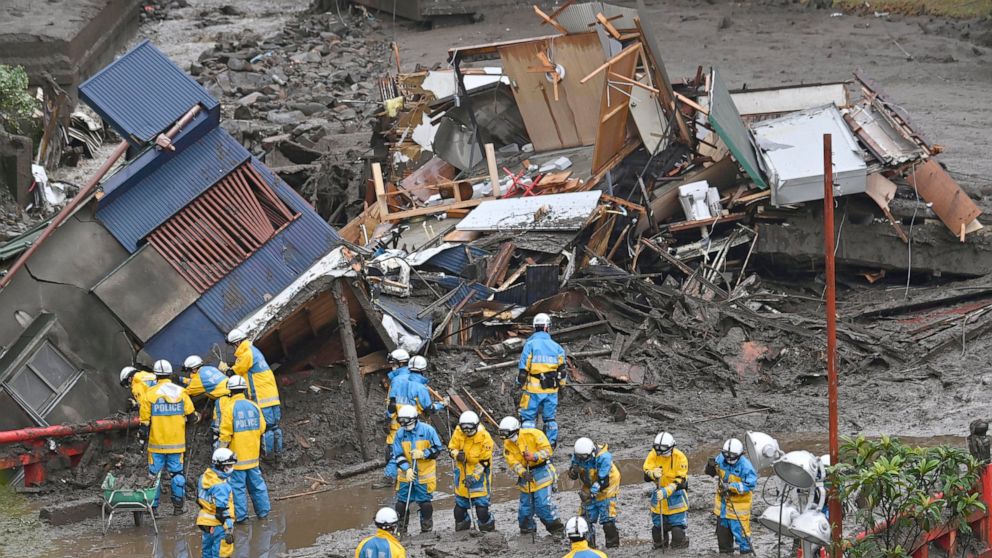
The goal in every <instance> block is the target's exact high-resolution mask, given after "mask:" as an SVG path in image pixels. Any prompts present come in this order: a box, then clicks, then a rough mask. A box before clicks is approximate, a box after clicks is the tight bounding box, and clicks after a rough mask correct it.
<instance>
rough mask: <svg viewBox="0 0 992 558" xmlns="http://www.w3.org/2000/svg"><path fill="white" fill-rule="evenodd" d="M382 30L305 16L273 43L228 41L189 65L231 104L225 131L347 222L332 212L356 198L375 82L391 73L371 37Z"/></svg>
mask: <svg viewBox="0 0 992 558" xmlns="http://www.w3.org/2000/svg"><path fill="white" fill-rule="evenodd" d="M375 26H377V24H376V23H375V22H374V21H371V20H369V19H367V18H366V19H352V20H349V21H347V22H346V21H343V20H342V19H339V18H338V17H337V16H336V15H334V14H331V13H322V14H314V13H303V14H301V15H299V16H297V17H295V18H294V19H292V20H291V21H290V22H289V23H288V24H287V25H286V26H285V27H284V29H283V30H282V31H281V32H280V33H279V34H277V35H275V36H273V37H266V38H264V39H263V38H262V37H260V36H258V35H257V34H255V33H253V32H251V31H244V32H241V33H237V34H231V35H228V36H224V37H221V40H219V41H218V42H217V44H216V46H214V48H212V49H210V50H207V51H205V52H203V53H202V54H201V55H200V57H199V61H198V62H196V63H194V64H193V65H192V67H191V68H190V72H191V73H192V74H193V75H195V76H197V79H198V81H199V82H200V83H202V84H203V85H204V86H205V87H206V88H207V90H208V91H209V92H210V93H211V95H213V96H214V97H216V98H221V99H223V100H224V101H225V103H224V106H225V108H226V110H227V111H229V112H230V114H227V115H226V116H228V118H227V119H226V120H225V121H224V127H225V129H227V130H228V132H230V133H231V134H232V135H234V136H235V137H236V138H237V139H238V140H240V141H241V142H242V144H244V145H245V146H246V147H248V148H249V150H251V151H252V152H253V153H255V154H256V155H259V156H261V157H262V158H263V160H264V161H265V162H266V164H268V165H269V166H270V167H271V168H272V169H273V170H274V171H275V172H276V173H277V174H278V175H279V176H280V177H281V178H282V179H283V180H285V181H286V182H287V183H289V184H290V185H291V186H293V187H294V188H295V189H296V190H297V191H299V192H300V193H301V194H303V195H304V197H306V198H307V199H308V200H309V201H310V202H311V203H312V204H313V205H314V206H315V207H316V208H317V210H318V212H319V213H320V214H321V215H322V216H323V217H325V218H328V217H333V220H332V222H333V221H339V222H342V223H343V222H345V220H346V219H345V217H344V215H343V214H340V213H338V214H333V212H334V210H335V209H337V208H342V211H343V208H344V207H345V205H346V204H347V202H348V201H350V200H352V199H354V198H355V197H356V196H357V194H356V191H355V189H354V188H355V186H356V185H357V181H358V179H359V177H360V175H361V172H362V166H361V163H360V161H361V158H362V157H363V156H365V155H366V152H367V151H368V149H369V147H368V146H369V125H370V123H371V122H372V120H373V118H374V115H375V113H376V112H377V111H378V110H380V105H379V103H378V102H377V97H378V93H377V91H376V87H375V79H374V77H372V76H373V75H377V74H378V73H379V72H381V71H382V68H381V67H379V65H380V62H379V61H381V60H383V59H384V58H385V56H386V54H385V51H386V47H385V46H384V44H383V43H382V41H380V40H379V39H377V38H375V37H374V36H370V33H369V32H370V31H371V30H373V27H375ZM232 107H233V108H232Z"/></svg>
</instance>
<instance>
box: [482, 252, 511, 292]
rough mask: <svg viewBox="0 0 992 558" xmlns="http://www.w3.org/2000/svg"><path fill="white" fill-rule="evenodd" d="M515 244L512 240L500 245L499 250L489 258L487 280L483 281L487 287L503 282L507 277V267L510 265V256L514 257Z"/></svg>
mask: <svg viewBox="0 0 992 558" xmlns="http://www.w3.org/2000/svg"><path fill="white" fill-rule="evenodd" d="M513 250H514V246H513V243H512V242H509V241H507V242H504V243H502V244H500V245H499V250H497V251H496V255H494V256H493V257H492V258H490V260H489V265H488V266H487V267H486V280H485V282H484V283H483V284H484V285H485V286H487V287H492V286H493V285H496V284H499V283H502V282H503V279H504V278H506V272H507V268H508V267H509V266H510V258H512V257H513Z"/></svg>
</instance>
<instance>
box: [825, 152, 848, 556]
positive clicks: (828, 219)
mask: <svg viewBox="0 0 992 558" xmlns="http://www.w3.org/2000/svg"><path fill="white" fill-rule="evenodd" d="M823 257H824V262H825V268H826V270H825V271H826V277H825V279H826V281H827V293H826V295H827V406H828V416H829V423H830V426H829V432H830V463H831V464H832V465H837V464H839V463H840V442H839V440H838V433H837V429H838V420H837V412H838V411H837V283H836V276H835V275H836V274H835V270H834V170H833V141H832V137H831V135H830V134H823ZM828 502H829V511H830V524H831V527H832V530H831V541H833V549H832V555H833V556H834V558H841V557H842V556H843V555H844V548H843V546H842V545H841V540H842V539H843V537H844V530H843V525H844V517H843V510H842V509H841V505H840V497H839V495H838V493H837V486H835V485H834V484H831V486H830V492H829V501H828Z"/></svg>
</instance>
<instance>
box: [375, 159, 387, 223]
mask: <svg viewBox="0 0 992 558" xmlns="http://www.w3.org/2000/svg"><path fill="white" fill-rule="evenodd" d="M372 180H374V181H375V203H376V205H378V206H379V215H380V216H382V217H385V216H386V215H389V206H388V205H387V204H386V185H385V184H383V182H382V166H380V165H379V163H372Z"/></svg>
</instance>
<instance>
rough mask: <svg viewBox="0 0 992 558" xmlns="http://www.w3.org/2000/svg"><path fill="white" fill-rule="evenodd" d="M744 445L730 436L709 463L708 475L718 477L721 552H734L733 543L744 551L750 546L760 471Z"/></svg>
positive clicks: (715, 511)
mask: <svg viewBox="0 0 992 558" xmlns="http://www.w3.org/2000/svg"><path fill="white" fill-rule="evenodd" d="M743 454H744V444H743V443H741V441H740V440H738V439H737V438H731V439H729V440H727V441H726V442H725V443H724V444H723V451H721V452H720V455H718V456H716V457H711V458H710V460H709V461H708V462H707V463H706V470H705V472H706V474H707V475H709V476H711V477H716V479H717V491H716V498H715V501H714V504H713V515H715V516H717V524H716V540H717V545H719V550H720V554H733V553H734V542H735V541H736V542H737V547H738V548H739V549H740V552H741V554H753V553H754V550H753V549H752V548H751V495H752V493H753V492H754V488H755V487H756V486H757V485H758V473H757V471H755V470H754V466H753V465H751V462H750V461H749V460H748V458H747V457H745V456H744V455H743Z"/></svg>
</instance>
